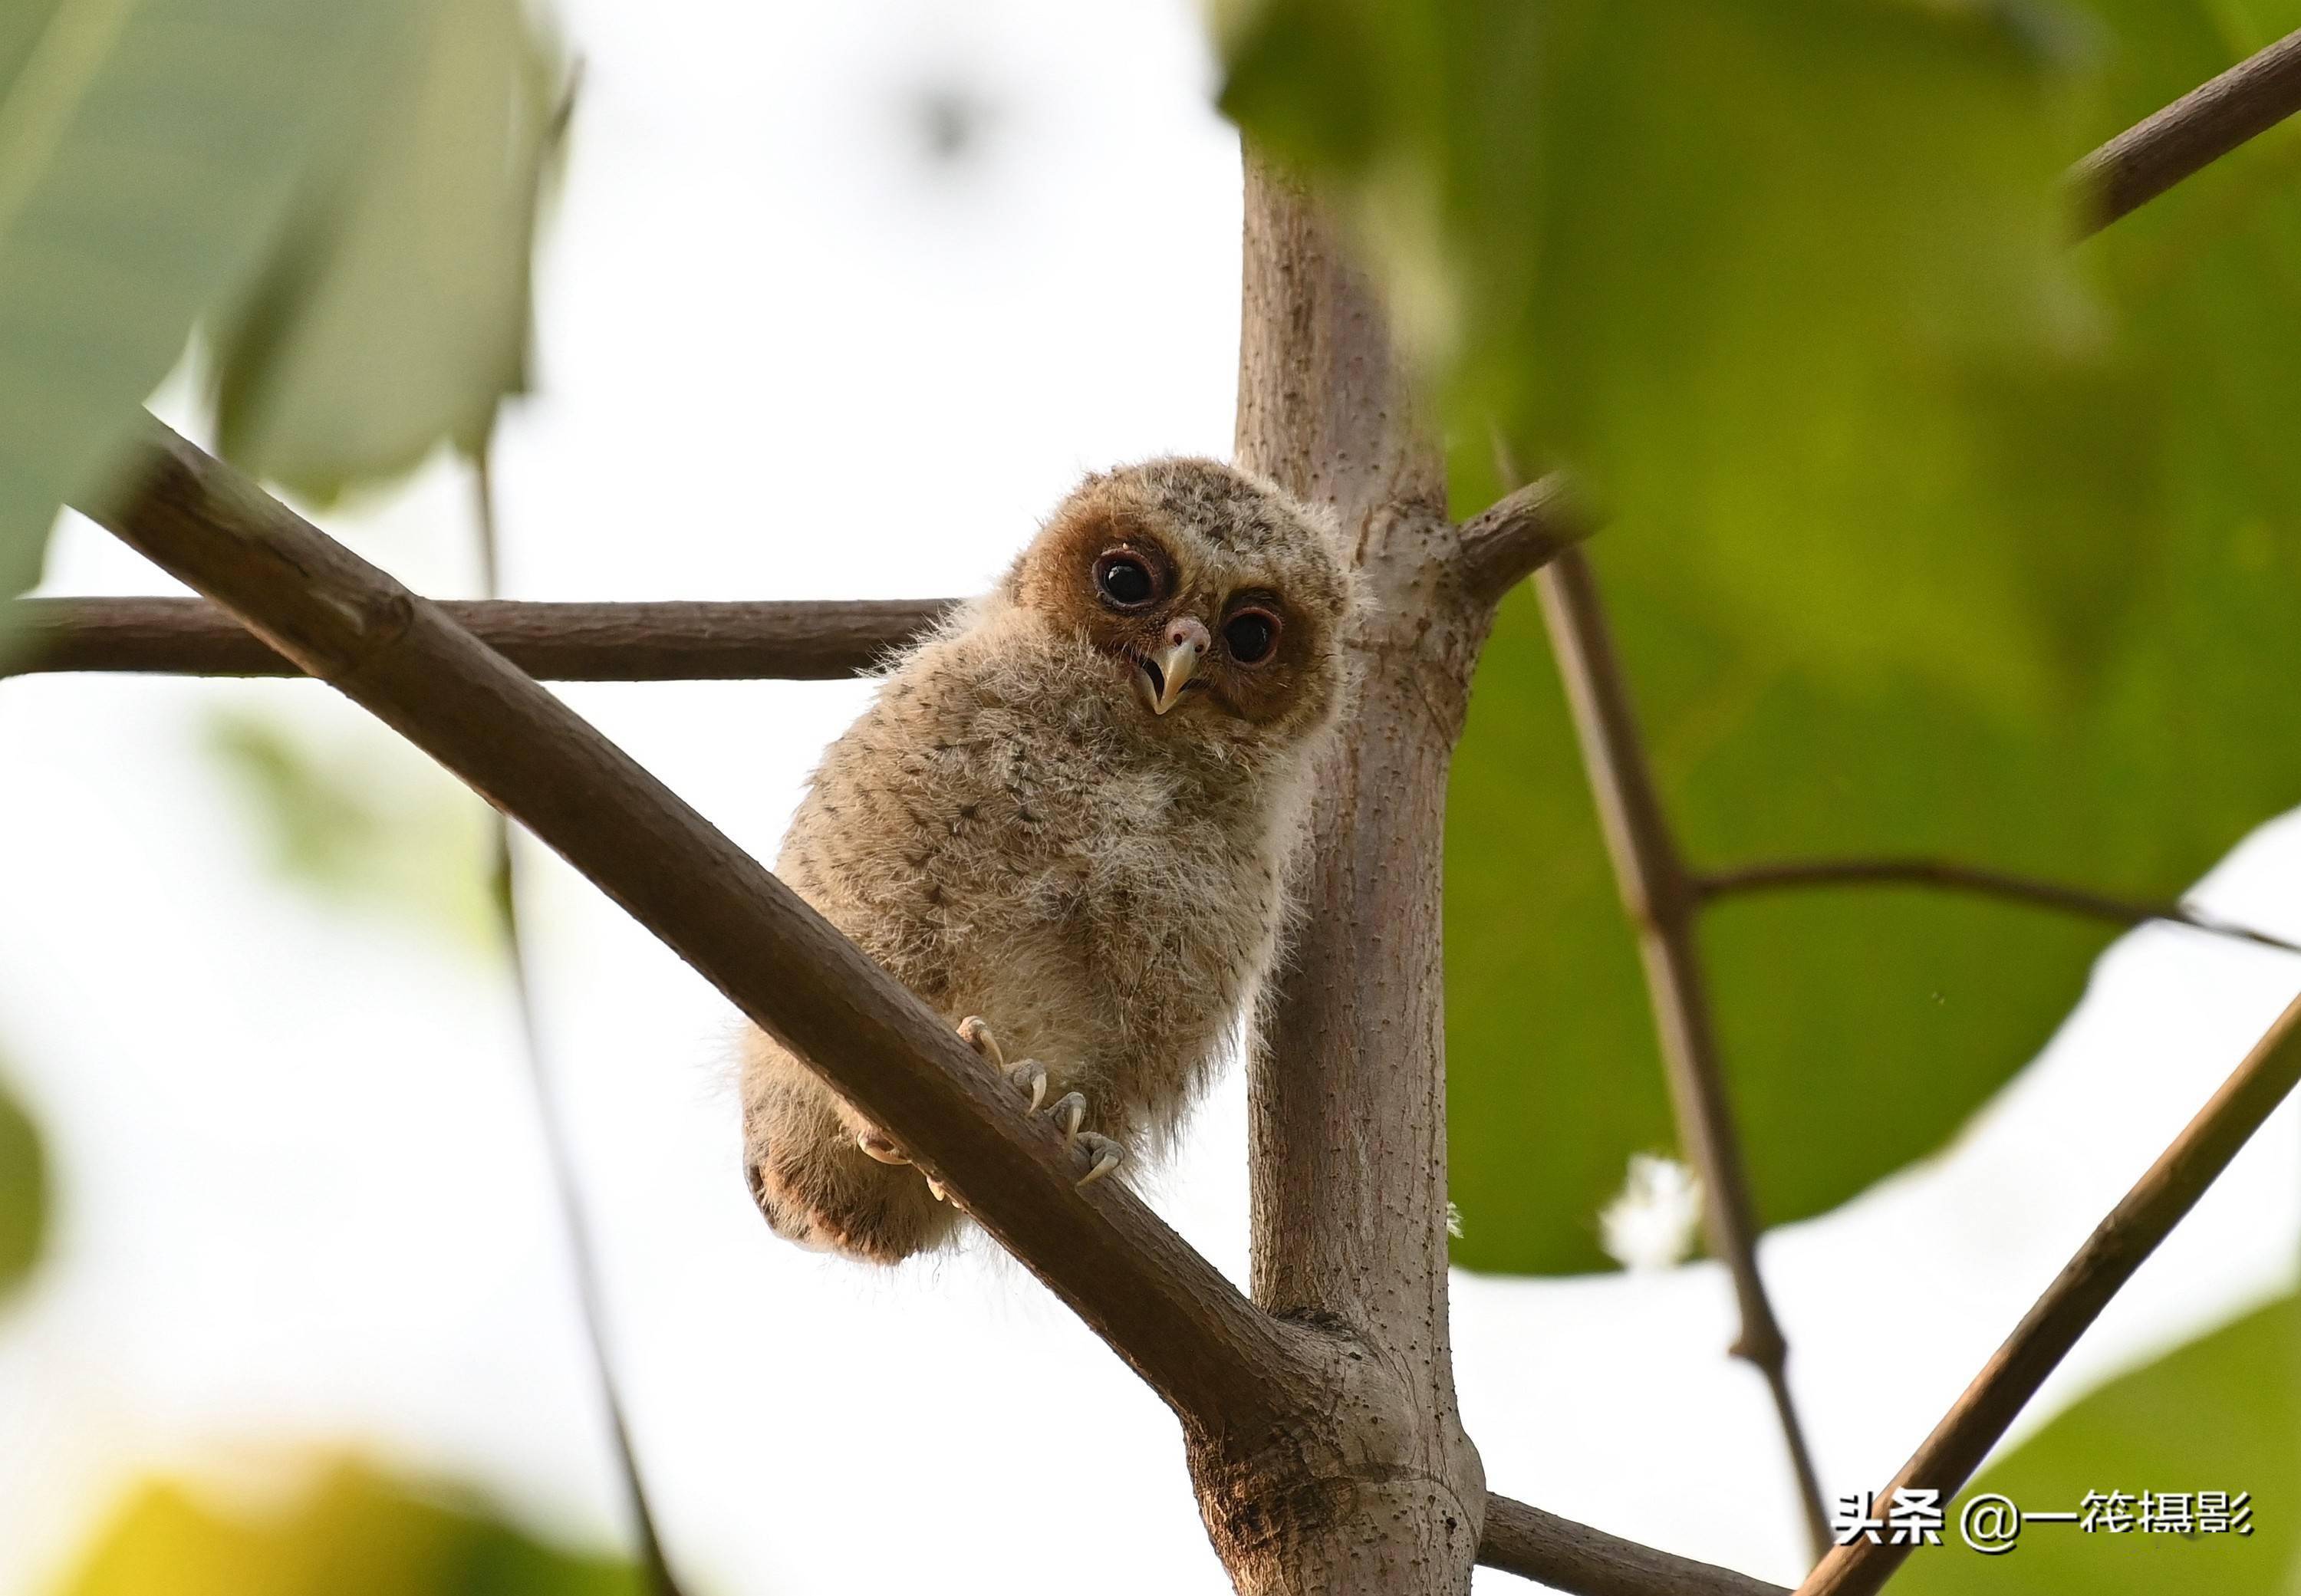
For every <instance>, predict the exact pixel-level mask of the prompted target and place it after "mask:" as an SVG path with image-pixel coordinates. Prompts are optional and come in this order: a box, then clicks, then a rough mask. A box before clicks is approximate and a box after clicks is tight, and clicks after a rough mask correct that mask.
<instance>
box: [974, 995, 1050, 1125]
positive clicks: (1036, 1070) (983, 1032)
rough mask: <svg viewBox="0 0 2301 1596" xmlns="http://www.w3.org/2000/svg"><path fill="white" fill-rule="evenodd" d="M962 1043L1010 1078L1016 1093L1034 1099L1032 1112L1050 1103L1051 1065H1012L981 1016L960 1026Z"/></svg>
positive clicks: (1029, 1060)
mask: <svg viewBox="0 0 2301 1596" xmlns="http://www.w3.org/2000/svg"><path fill="white" fill-rule="evenodd" d="M958 1040H961V1041H963V1042H965V1043H966V1045H967V1046H968V1047H970V1048H973V1049H975V1054H976V1056H977V1057H980V1058H981V1059H982V1060H983V1063H985V1064H987V1065H990V1066H991V1067H992V1069H994V1070H997V1071H999V1072H1000V1074H1004V1075H1005V1076H1006V1077H1007V1080H1008V1083H1009V1084H1011V1085H1012V1086H1013V1087H1014V1088H1015V1090H1017V1091H1018V1092H1020V1093H1022V1094H1023V1095H1024V1096H1025V1097H1026V1098H1028V1099H1031V1109H1032V1111H1033V1112H1034V1113H1035V1112H1036V1111H1037V1109H1038V1107H1039V1105H1040V1104H1042V1103H1043V1102H1045V1101H1046V1100H1047V1066H1046V1065H1043V1064H1041V1063H1040V1062H1039V1061H1038V1060H1037V1059H1035V1058H1025V1060H1023V1062H1022V1063H1020V1064H1018V1065H1014V1066H1013V1067H1012V1068H1009V1067H1008V1063H1007V1056H1006V1055H1005V1054H1004V1053H1002V1052H1000V1050H999V1039H998V1038H997V1037H995V1036H993V1035H992V1033H991V1025H990V1023H989V1022H988V1021H986V1020H984V1019H983V1016H982V1015H979V1014H971V1015H967V1016H966V1018H965V1019H963V1020H961V1021H960V1022H959V1023H958Z"/></svg>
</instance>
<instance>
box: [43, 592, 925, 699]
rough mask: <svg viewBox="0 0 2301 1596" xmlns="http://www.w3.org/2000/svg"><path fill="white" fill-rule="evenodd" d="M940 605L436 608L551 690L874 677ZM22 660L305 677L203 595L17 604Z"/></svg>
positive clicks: (800, 602)
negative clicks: (576, 684)
mask: <svg viewBox="0 0 2301 1596" xmlns="http://www.w3.org/2000/svg"><path fill="white" fill-rule="evenodd" d="M950 606H951V601H950V600H949V599H944V598H925V599H911V598H893V599H867V598H855V599H782V600H774V599H761V600H755V601H736V602H728V603H693V602H685V601H678V600H670V601H662V602H652V603H649V602H641V603H636V604H535V603H519V602H514V601H510V600H501V599H495V600H489V599H462V600H459V599H448V600H446V601H443V602H442V603H441V604H440V606H439V607H440V608H441V610H443V611H444V612H446V614H448V618H449V619H451V620H453V621H454V622H455V623H456V624H457V625H459V626H463V627H464V628H466V629H468V630H469V631H472V632H473V634H474V635H476V636H477V637H478V638H479V639H480V640H481V642H483V643H485V644H487V645H488V646H489V648H493V649H495V650H496V651H497V652H498V653H499V654H501V655H503V656H505V657H506V659H508V660H510V661H511V662H512V663H513V664H515V665H518V666H519V667H520V668H521V669H522V670H523V671H525V672H527V673H528V674H530V675H531V676H534V677H536V678H538V679H539V680H540V681H757V680H767V679H780V680H783V681H833V680H836V679H837V678H840V677H842V676H853V675H857V674H858V673H862V672H865V671H868V670H870V669H872V668H873V667H874V665H876V664H879V663H880V662H881V661H882V660H883V659H884V658H885V656H887V655H888V654H889V653H891V651H893V650H894V649H897V648H901V647H902V646H903V645H904V644H905V643H907V642H908V641H909V640H910V639H913V638H914V637H916V636H917V635H918V634H919V633H920V632H921V631H925V629H926V628H927V627H929V626H932V625H933V624H934V623H935V622H936V621H938V620H940V619H941V617H942V615H943V614H945V613H946V612H948V611H949V610H950ZM0 634H7V635H9V636H10V637H11V639H12V643H13V644H16V645H20V646H19V647H18V648H17V655H18V657H16V658H14V659H13V660H12V661H10V662H9V663H8V664H5V665H0V674H8V673H14V674H19V675H29V674H34V673H41V672H52V671H105V672H113V671H120V672H143V673H153V674H160V675H170V676H300V675H302V674H303V673H302V672H301V671H299V670H297V668H296V666H295V664H293V662H291V661H289V660H288V659H286V658H284V657H282V656H280V653H279V652H278V651H277V650H275V649H273V648H271V647H269V646H268V645H267V644H265V642H264V639H261V638H259V637H256V636H255V635H254V634H253V633H251V632H250V631H248V630H247V628H246V627H245V626H242V625H241V624H240V623H239V622H238V619H237V618H235V617H234V616H233V615H232V614H230V612H229V611H226V610H223V609H222V608H219V607H218V606H215V605H213V604H210V603H209V602H208V601H207V600H205V599H204V598H20V599H16V600H14V601H13V602H11V603H7V604H0Z"/></svg>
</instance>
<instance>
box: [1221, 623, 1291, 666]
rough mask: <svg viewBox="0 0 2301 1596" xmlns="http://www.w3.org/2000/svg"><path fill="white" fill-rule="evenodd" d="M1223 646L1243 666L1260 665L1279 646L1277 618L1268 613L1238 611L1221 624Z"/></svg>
mask: <svg viewBox="0 0 2301 1596" xmlns="http://www.w3.org/2000/svg"><path fill="white" fill-rule="evenodd" d="M1223 647H1224V648H1227V649H1229V650H1230V656H1231V657H1232V658H1233V659H1234V660H1236V661H1238V663H1239V664H1243V665H1259V664H1261V663H1262V662H1263V661H1264V660H1266V659H1268V658H1269V657H1270V656H1271V652H1272V650H1274V649H1276V648H1277V647H1278V617H1277V616H1276V615H1274V614H1271V613H1270V612H1269V611H1268V610H1241V611H1239V612H1238V614H1235V615H1233V616H1232V617H1231V618H1230V619H1229V620H1227V621H1226V622H1224V623H1223Z"/></svg>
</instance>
